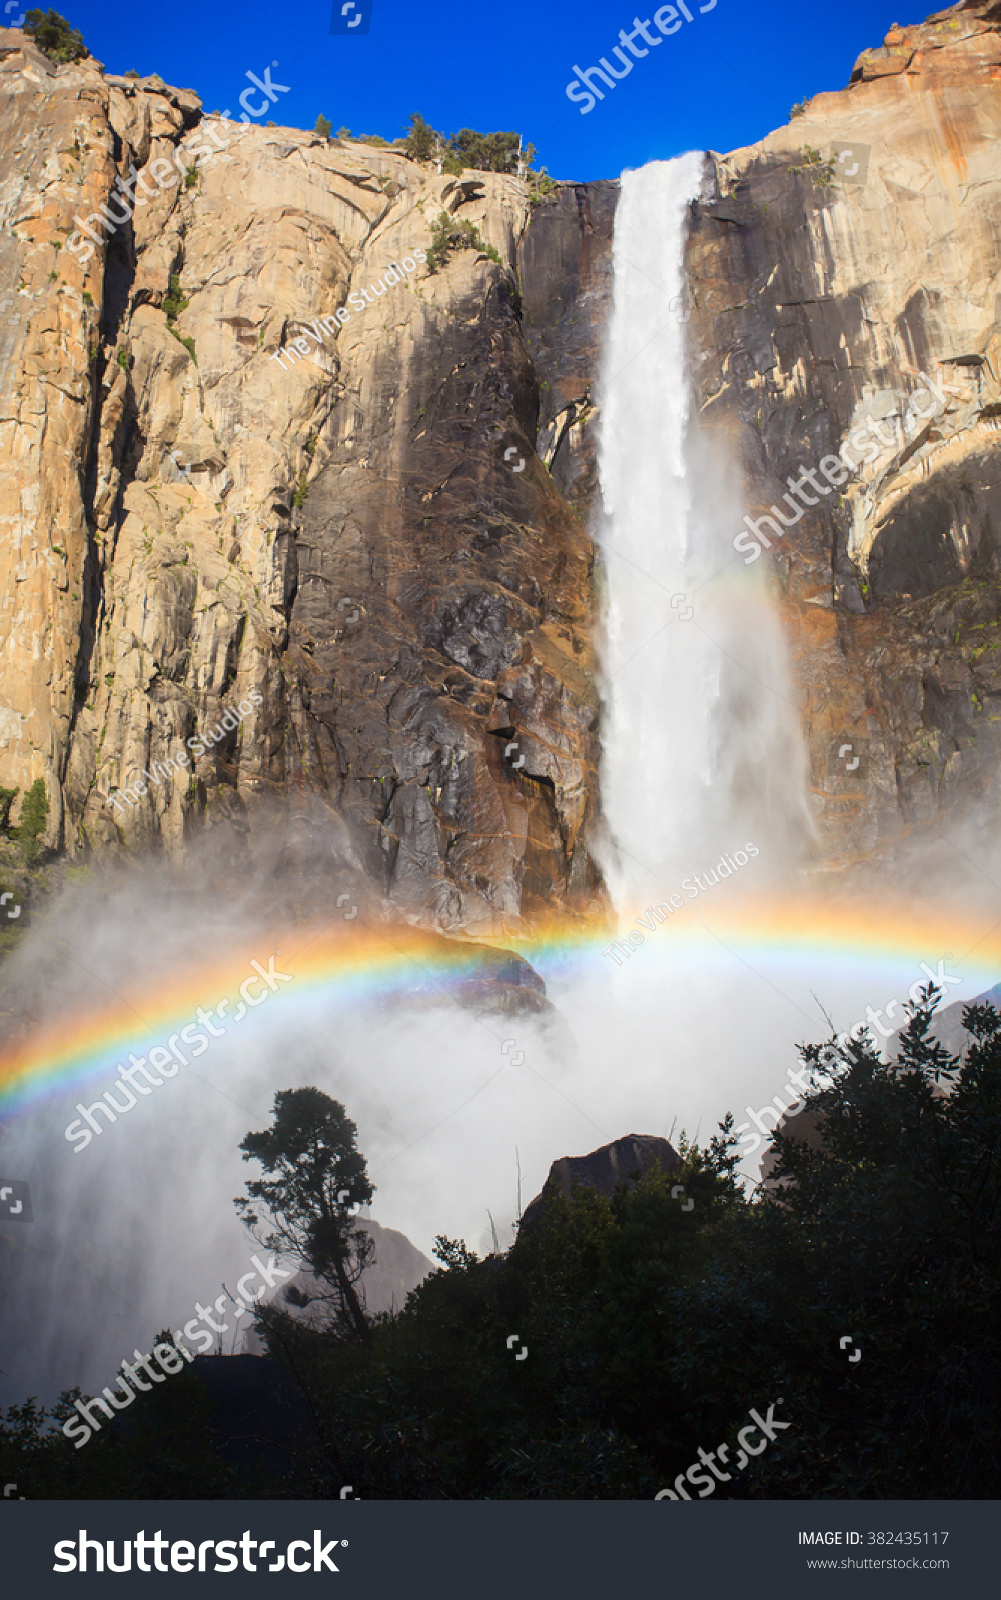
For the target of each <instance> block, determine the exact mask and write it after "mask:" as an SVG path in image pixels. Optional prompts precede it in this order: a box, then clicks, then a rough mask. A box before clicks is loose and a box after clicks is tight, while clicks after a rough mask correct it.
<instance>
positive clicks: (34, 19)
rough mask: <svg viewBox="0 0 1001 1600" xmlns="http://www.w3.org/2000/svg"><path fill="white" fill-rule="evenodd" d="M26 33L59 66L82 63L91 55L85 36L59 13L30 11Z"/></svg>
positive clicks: (26, 23)
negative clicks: (76, 62) (74, 62)
mask: <svg viewBox="0 0 1001 1600" xmlns="http://www.w3.org/2000/svg"><path fill="white" fill-rule="evenodd" d="M24 31H25V33H26V34H27V35H28V37H29V39H33V40H34V41H35V43H36V44H37V46H38V48H39V50H41V52H42V54H43V55H46V56H48V58H49V60H50V61H54V62H55V63H56V65H57V66H65V65H66V64H67V63H68V62H70V61H82V60H83V59H84V58H85V57H86V56H89V55H90V51H89V50H88V49H87V46H86V45H85V44H84V42H83V34H82V33H81V32H80V31H79V29H78V28H73V27H71V26H70V24H69V23H68V22H67V21H66V18H65V17H61V16H60V15H59V12H58V11H29V12H28V14H27V16H26V17H25V19H24Z"/></svg>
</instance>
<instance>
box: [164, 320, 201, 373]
mask: <svg viewBox="0 0 1001 1600" xmlns="http://www.w3.org/2000/svg"><path fill="white" fill-rule="evenodd" d="M170 331H171V333H172V334H173V335H174V338H175V339H176V340H177V342H178V344H183V346H184V348H185V350H186V351H187V352H188V355H189V356H190V357H191V359H192V361H193V362H194V363H195V366H196V367H197V365H198V357H197V356H196V355H195V341H194V339H192V338H190V337H189V338H187V339H182V337H181V335H180V334H179V333H178V331H177V329H176V328H171V330H170Z"/></svg>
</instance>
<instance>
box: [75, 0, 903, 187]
mask: <svg viewBox="0 0 1001 1600" xmlns="http://www.w3.org/2000/svg"><path fill="white" fill-rule="evenodd" d="M704 3H706V0H703V4H704ZM365 4H366V5H369V6H370V7H371V23H370V28H369V31H368V33H367V34H365V35H362V36H358V35H354V34H352V35H346V36H336V35H332V34H331V33H330V31H329V29H330V20H331V14H332V11H331V0H290V3H288V4H285V5H281V4H275V3H272V4H265V3H264V0H241V3H240V4H236V3H235V0H209V3H208V4H203V5H200V6H197V7H174V8H170V7H168V8H164V7H163V6H150V7H148V8H147V7H143V6H138V7H137V6H136V5H134V4H129V5H125V4H123V3H122V0H60V3H59V4H58V5H57V6H56V9H57V10H62V11H63V14H64V15H67V16H68V18H69V20H70V22H72V23H73V25H74V26H75V27H78V28H79V29H80V30H81V32H82V33H83V36H84V39H85V41H86V43H87V45H88V47H89V48H90V50H91V52H92V53H93V54H94V55H96V56H97V57H98V59H99V60H100V61H103V62H104V64H105V67H106V68H107V69H108V71H109V72H124V71H126V70H127V69H129V68H130V67H134V68H135V69H136V70H137V71H138V72H140V73H143V74H145V73H148V72H159V73H160V74H161V76H162V77H163V78H165V79H166V80H167V82H168V83H174V84H178V85H180V86H182V87H185V88H193V89H195V90H197V92H198V93H199V94H200V95H201V97H202V100H203V103H204V105H205V108H206V110H208V111H211V110H214V109H218V110H223V109H225V108H227V107H228V108H229V109H230V110H231V111H232V113H233V114H234V115H238V114H239V96H240V93H241V91H242V90H245V89H248V88H249V84H248V81H247V78H246V76H245V74H246V72H247V70H248V69H249V70H250V71H252V72H254V73H256V74H257V76H258V77H263V74H264V69H265V68H266V67H270V68H271V76H272V80H273V81H274V82H275V83H280V84H284V85H287V86H288V88H289V93H287V94H281V95H279V97H278V103H277V105H276V106H275V107H274V108H273V109H272V111H271V113H270V115H271V117H272V119H273V120H274V121H276V122H278V123H280V124H284V125H289V126H292V127H299V128H311V127H312V126H313V123H314V122H315V120H316V117H317V114H318V113H319V112H323V113H324V115H326V116H328V117H329V118H330V120H331V122H332V123H333V125H334V128H335V129H337V128H338V127H340V126H342V125H343V126H346V127H348V128H350V129H351V130H352V131H353V132H355V133H381V134H382V135H383V137H385V138H395V137H396V136H397V135H398V134H399V133H401V132H402V131H403V128H404V125H405V124H406V122H407V119H408V117H409V115H410V113H411V112H413V111H419V112H421V114H422V115H423V116H424V117H425V118H426V119H427V120H428V122H430V123H431V124H432V126H434V127H437V128H440V129H442V130H443V131H444V132H446V133H452V132H454V131H455V130H456V129H457V128H459V127H472V128H478V129H480V130H481V131H483V132H489V131H490V130H492V129H509V128H511V129H514V130H516V131H517V132H520V133H522V134H523V135H524V136H525V139H526V141H528V140H531V141H532V142H533V143H534V144H535V145H536V147H537V150H538V160H539V162H540V163H544V164H545V165H546V166H548V168H549V170H550V172H551V173H552V174H553V176H554V177H557V178H577V179H594V178H612V177H617V176H618V174H619V173H620V172H621V171H622V170H623V168H625V167H635V166H640V165H642V164H643V162H645V161H651V160H656V159H659V158H665V157H669V156H673V155H677V154H678V153H679V152H681V151H683V150H686V149H693V148H711V149H714V150H720V151H726V150H732V149H735V148H736V147H738V146H740V145H744V144H750V143H753V142H754V141H755V140H757V139H760V138H763V137H764V135H765V134H766V133H768V132H769V131H770V130H771V129H772V128H775V127H778V126H780V125H781V124H783V123H784V122H786V120H787V119H788V114H789V108H790V106H791V105H792V104H793V102H794V101H797V100H800V99H802V98H803V96H804V95H808V94H814V93H817V92H818V91H820V90H822V89H839V88H843V87H844V85H845V84H846V83H847V81H848V76H849V73H850V72H851V68H852V65H853V63H854V61H855V58H856V57H857V56H858V54H859V53H860V52H861V51H862V50H863V49H865V48H866V47H867V46H870V45H876V44H879V43H881V42H882V38H883V35H884V34H885V32H886V30H887V29H888V28H889V27H890V25H891V23H893V22H894V21H899V22H902V23H907V22H917V21H920V20H921V19H922V18H923V17H924V16H925V15H926V14H927V12H926V10H925V8H924V6H920V5H917V6H915V8H914V9H913V10H911V9H909V7H908V0H885V3H884V0H839V3H838V4H836V5H833V4H829V3H825V0H807V4H806V5H804V4H803V3H802V0H795V3H794V0H758V3H748V0H716V5H715V8H714V9H713V10H712V11H710V12H709V13H708V14H707V15H705V16H702V15H700V13H699V10H698V0H688V7H689V9H690V11H691V12H692V15H693V21H692V22H691V23H688V24H684V25H683V26H682V28H681V30H680V31H679V32H678V33H676V34H675V35H673V36H672V37H670V38H667V39H664V40H663V41H662V43H661V44H660V45H659V46H658V47H657V48H656V49H655V50H654V49H651V50H650V52H649V54H648V56H647V57H646V59H644V60H640V61H637V62H636V64H635V66H634V67H633V70H632V72H631V74H630V75H629V77H628V78H625V79H623V81H622V82H621V83H619V84H618V85H617V86H616V88H615V90H614V92H610V93H608V94H607V95H606V98H605V100H604V101H603V102H601V103H599V104H598V105H596V106H595V107H594V109H593V110H591V111H590V112H589V113H588V114H587V115H586V116H582V115H581V112H580V109H579V107H578V106H574V105H573V104H571V102H570V101H569V100H568V99H567V96H566V86H567V84H568V83H569V82H570V81H571V79H572V77H573V67H574V65H575V63H579V64H580V65H581V66H583V67H588V66H593V65H595V64H596V63H597V61H598V59H599V57H600V56H602V55H606V56H610V55H611V50H612V46H613V45H615V44H616V43H618V36H619V30H620V29H621V28H624V29H626V30H627V32H628V31H630V30H631V29H632V27H633V19H634V17H635V16H638V17H639V18H641V19H647V18H652V16H653V14H654V11H655V10H656V6H654V7H653V9H652V10H646V9H644V10H641V11H636V9H635V0H632V3H630V0H578V3H577V4H575V5H572V6H567V5H563V4H557V3H556V0H541V3H539V0H536V3H535V4H533V5H519V4H517V3H514V4H509V5H507V6H503V7H501V6H494V5H490V6H488V5H484V4H482V3H477V0H464V3H462V4H459V3H457V0H437V3H435V4H430V3H428V4H423V5H413V4H405V3H404V0H365ZM337 9H338V11H339V10H340V0H337ZM639 43H640V48H643V45H642V39H641V40H640V41H639ZM612 59H613V61H614V59H615V58H614V57H613V58H612ZM274 61H277V62H278V63H279V65H278V67H277V68H275V67H272V66H271V63H272V62H274ZM615 64H616V65H617V63H615ZM258 102H259V96H258V95H257V93H256V91H255V92H254V95H253V100H252V104H254V105H256V104H257V103H258ZM262 120H263V118H262Z"/></svg>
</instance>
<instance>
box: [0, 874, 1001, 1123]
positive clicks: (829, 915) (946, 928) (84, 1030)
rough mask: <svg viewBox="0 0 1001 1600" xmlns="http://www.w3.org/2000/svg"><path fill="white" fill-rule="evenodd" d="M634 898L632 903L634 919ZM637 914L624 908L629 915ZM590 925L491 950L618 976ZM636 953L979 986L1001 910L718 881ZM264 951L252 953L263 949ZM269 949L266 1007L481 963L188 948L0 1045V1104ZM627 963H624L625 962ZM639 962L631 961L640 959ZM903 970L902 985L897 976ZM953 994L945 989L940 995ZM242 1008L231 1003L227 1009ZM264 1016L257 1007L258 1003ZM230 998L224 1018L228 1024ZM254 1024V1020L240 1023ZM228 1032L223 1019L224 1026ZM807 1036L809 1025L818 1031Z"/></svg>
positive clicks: (207, 996)
mask: <svg viewBox="0 0 1001 1600" xmlns="http://www.w3.org/2000/svg"><path fill="white" fill-rule="evenodd" d="M644 909H645V908H643V907H639V908H637V911H638V914H639V915H640V916H642V915H643V912H644ZM636 914H637V913H634V916H635V915H636ZM636 926H637V924H636V922H635V921H634V920H633V919H624V921H623V924H622V925H620V928H615V929H613V928H610V927H609V926H608V925H607V924H601V925H600V926H599V925H597V924H596V923H595V922H594V921H590V922H586V921H583V920H581V921H579V922H577V923H571V922H567V921H560V922H557V921H556V920H555V919H554V920H553V921H552V922H551V923H549V924H547V925H544V926H537V927H535V928H534V929H533V930H532V932H531V933H530V934H528V935H526V936H514V935H508V936H503V937H500V938H495V939H494V940H492V941H491V942H492V945H493V948H494V949H506V950H510V951H513V952H515V953H517V954H519V955H521V956H523V957H525V959H526V960H528V961H529V962H530V963H531V964H532V966H533V967H534V968H535V970H536V971H537V972H538V973H539V974H540V976H541V977H542V978H543V979H544V981H545V982H546V983H547V985H549V986H550V987H554V986H555V988H556V990H557V991H559V989H560V988H561V987H564V986H566V985H568V984H571V983H573V982H575V981H584V982H592V981H594V980H595V979H596V978H597V976H598V975H599V974H604V975H605V976H606V977H608V978H612V980H613V981H615V975H616V972H617V968H616V965H615V963H614V962H613V961H612V960H610V959H609V958H608V957H607V955H606V954H605V953H604V952H606V951H607V949H608V947H609V945H610V943H611V941H612V939H613V938H616V937H621V936H622V928H623V927H624V928H635V927H636ZM643 942H644V950H643V951H642V953H640V952H637V956H638V958H639V959H642V960H644V961H647V960H650V959H651V957H652V959H653V961H655V962H656V963H657V964H658V967H660V966H661V965H663V966H666V967H667V968H668V969H669V971H670V972H671V974H673V975H675V976H677V977H678V978H681V979H683V978H684V976H685V974H686V972H687V971H691V970H695V969H698V968H705V966H706V965H707V963H712V962H714V961H716V960H717V959H718V957H719V955H720V952H721V950H726V951H729V952H730V955H731V956H734V955H735V956H736V957H737V958H738V959H739V960H740V961H741V962H742V963H743V964H744V965H745V966H747V967H749V968H750V969H751V970H753V971H758V972H762V973H770V974H773V975H774V974H776V973H781V974H784V975H785V976H786V977H787V978H788V979H790V981H791V980H792V979H794V978H796V977H799V978H802V979H804V980H809V981H810V982H811V983H813V984H817V983H818V982H819V983H820V984H823V981H824V978H825V976H826V977H829V978H831V979H834V978H839V979H853V978H854V979H856V980H860V979H861V978H863V977H872V976H873V974H874V973H877V969H878V976H879V978H880V981H881V982H882V981H883V980H884V978H885V980H886V981H887V982H893V981H894V980H896V984H895V987H891V988H890V989H889V990H888V991H887V992H888V994H891V993H897V994H902V993H904V992H906V988H907V987H908V985H909V983H910V981H912V980H913V978H914V977H915V975H917V976H920V970H919V969H920V964H921V963H922V962H926V963H929V964H930V965H931V967H932V968H933V969H934V968H935V967H936V965H937V963H938V961H939V960H941V959H942V958H945V959H946V960H947V961H948V963H949V965H950V967H951V968H952V969H953V970H954V971H955V972H956V973H957V974H958V975H960V976H961V978H962V980H963V986H962V989H961V990H960V991H959V992H960V993H961V994H962V995H963V996H969V995H972V994H974V993H976V992H978V991H981V990H983V989H986V988H990V987H991V986H992V985H993V984H994V983H996V982H997V981H998V979H999V978H1001V920H996V919H994V918H992V917H990V916H989V915H988V914H986V913H981V912H979V911H977V910H971V909H970V908H969V906H966V907H961V906H958V905H955V906H950V905H949V904H948V903H946V904H941V903H939V904H934V905H932V904H929V903H927V902H925V903H923V904H921V905H913V904H910V903H907V902H899V903H897V904H896V905H889V904H887V903H886V902H885V901H881V902H880V904H879V905H878V906H867V905H865V904H862V903H860V902H859V901H858V900H855V899H852V900H851V901H850V902H849V901H847V900H846V901H844V902H831V901H820V900H819V899H812V900H808V899H805V898H804V897H803V896H802V895H799V896H796V895H791V896H786V897H775V898H773V899H770V900H769V899H768V898H766V897H765V896H763V895H761V894H757V895H754V896H750V895H748V896H746V897H745V898H743V899H739V898H737V897H735V896H730V897H728V898H724V897H723V896H721V895H720V894H719V891H718V889H717V890H716V891H714V892H710V893H708V894H703V895H700V896H699V898H698V900H697V901H695V902H694V903H687V904H686V905H685V907H684V909H683V910H682V911H679V912H678V914H677V915H676V916H674V917H673V918H671V919H670V920H669V921H666V922H664V923H663V924H660V925H658V926H657V927H656V928H655V929H654V931H651V932H648V933H646V934H645V937H644V941H643ZM262 952H263V954H262ZM272 952H279V954H278V956H277V961H278V965H279V967H280V968H281V969H282V970H283V971H284V972H285V973H286V974H287V975H288V976H289V977H290V978H291V980H292V981H291V982H289V983H288V984H287V986H283V987H282V988H281V990H280V992H279V993H276V994H275V996H274V1001H273V1006H272V1008H271V1012H270V1014H272V1015H273V1014H274V1010H273V1007H274V1005H280V1006H285V1007H287V1006H290V1005H291V1006H294V1007H296V1008H298V1007H300V1006H306V1005H308V1004H311V1003H312V1002H313V1001H314V1000H321V1001H332V1002H336V1003H338V1004H344V1005H348V1006H350V1005H354V1004H365V1003H372V1002H380V1003H381V1002H386V1001H392V1000H393V999H396V998H399V999H405V998H407V997H408V996H409V997H414V996H416V997H421V998H423V999H425V1000H427V999H432V1000H434V999H441V1000H442V1001H445V1000H447V999H448V998H449V997H450V996H455V995H456V994H457V992H458V991H460V990H461V987H462V985H463V984H464V983H467V982H468V981H469V980H470V979H472V978H475V977H476V975H477V973H478V972H481V971H482V960H483V947H482V945H479V944H472V943H469V942H466V941H460V940H458V939H445V938H442V937H439V936H435V935H431V934H425V933H421V932H419V931H418V930H415V929H413V928H409V927H400V926H395V927H394V926H388V927H387V926H385V925H382V926H379V927H378V928H368V929H366V928H363V927H361V928H357V929H356V930H355V929H353V930H351V931H350V932H346V931H345V930H344V929H343V927H337V928H331V927H330V926H324V927H321V928H319V929H314V930H312V931H311V930H310V929H309V928H308V927H306V928H304V927H302V926H297V927H284V928H278V927H276V928H271V929H267V930H263V931H261V930H258V931H256V932H255V933H254V934H253V935H248V936H247V938H246V941H245V945H244V948H242V949H236V948H230V949H228V950H227V952H226V954H225V955H223V956H215V957H212V958H206V957H204V956H202V957H198V958H197V959H196V958H192V959H190V960H189V961H187V962H186V963H185V964H184V965H181V966H178V967H176V968H175V969H173V970H172V971H170V972H164V973H163V974H162V975H159V974H158V975H157V978H156V983H155V987H154V986H151V983H150V980H149V978H148V977H147V978H146V979H145V980H144V981H143V984H142V986H141V987H140V986H139V985H138V984H137V983H133V984H132V985H131V986H126V985H124V984H123V985H121V986H118V987H116V988H114V989H113V988H112V987H111V986H110V985H109V984H105V995H104V996H103V997H102V998H101V999H99V1000H97V1001H95V1002H91V1003H90V1004H89V1005H87V1006H85V1007H75V1008H74V1010H73V1012H72V1014H71V1015H70V1016H69V1017H65V1016H63V1017H59V1018H53V1019H51V1020H49V1021H47V1022H45V1023H43V1024H42V1025H40V1026H38V1027H36V1028H34V1029H33V1030H32V1031H31V1032H30V1033H28V1034H27V1035H26V1036H25V1037H23V1038H21V1039H19V1040H18V1041H17V1042H16V1043H15V1044H13V1045H11V1046H8V1048H7V1049H6V1050H4V1051H3V1052H0V1111H6V1112H9V1113H14V1112H16V1111H18V1110H20V1109H22V1108H25V1107H27V1106H28V1105H30V1104H32V1103H34V1102H37V1101H39V1100H43V1099H45V1098H47V1097H49V1096H51V1095H54V1094H57V1093H62V1092H64V1091H66V1090H69V1089H75V1088H76V1087H77V1086H78V1085H83V1084H86V1083H88V1082H89V1081H90V1080H92V1079H96V1078H99V1077H101V1076H102V1075H104V1076H109V1075H110V1074H112V1073H113V1072H114V1071H115V1068H116V1063H118V1062H119V1061H121V1060H124V1059H125V1058H126V1057H127V1056H128V1054H129V1052H130V1051H137V1052H139V1053H144V1052H145V1051H147V1050H148V1049H149V1048H150V1047H151V1046H153V1045H156V1044H163V1043H164V1041H165V1040H166V1039H167V1037H168V1036H169V1035H170V1034H172V1033H174V1032H175V1031H176V1030H178V1029H180V1028H182V1027H183V1026H184V1025H185V1024H190V1023H192V1021H193V1019H194V1017H195V1015H196V1012H197V1009H198V1008H199V1007H205V1008H215V1007H217V1006H218V1005H219V1003H220V1000H221V998H222V997H223V996H235V995H238V994H239V993H240V986H241V984H242V983H243V982H245V980H246V979H247V978H248V975H249V974H250V973H251V972H252V970H253V969H252V967H251V965H250V963H251V960H252V959H256V960H258V961H259V962H260V961H264V962H267V960H268V958H269V956H270V954H271V953H272ZM631 965H632V964H631V963H627V966H626V968H625V969H623V970H624V971H628V970H629V968H630V966H631ZM636 970H639V968H638V967H637V968H636ZM905 973H906V974H908V976H907V981H906V982H905V983H904V985H903V988H901V987H900V981H899V980H900V977H901V975H902V974H905ZM950 998H955V995H951V993H950V992H948V991H947V996H946V1002H945V1003H948V1002H949V999H950ZM237 1009H239V1005H238V1006H237ZM266 1014H268V1013H266ZM232 1020H233V1010H232V1003H231V1009H230V1011H229V1015H228V1017H227V1018H226V1021H227V1022H230V1023H231V1022H232ZM251 1025H252V1024H251ZM227 1032H228V1033H231V1034H232V1033H233V1028H232V1027H230V1028H228V1029H227ZM816 1032H817V1038H818V1042H819V1039H820V1030H819V1029H818V1030H816Z"/></svg>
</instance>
